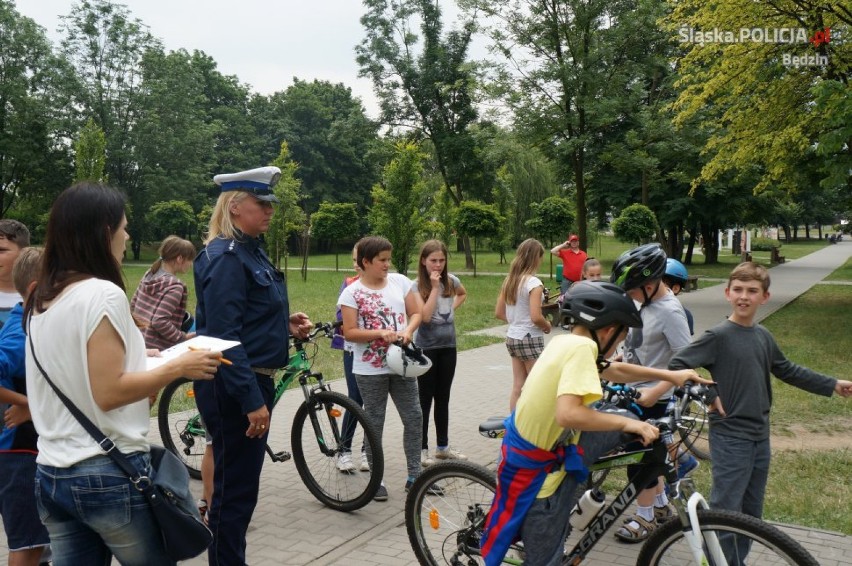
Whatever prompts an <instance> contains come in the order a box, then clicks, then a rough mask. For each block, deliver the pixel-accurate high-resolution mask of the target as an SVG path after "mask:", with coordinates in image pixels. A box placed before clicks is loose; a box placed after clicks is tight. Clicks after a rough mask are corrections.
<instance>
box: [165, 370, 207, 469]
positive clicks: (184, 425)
mask: <svg viewBox="0 0 852 566" xmlns="http://www.w3.org/2000/svg"><path fill="white" fill-rule="evenodd" d="M157 425H158V428H159V430H160V440H162V442H163V446H164V447H165V448H166V450H168V451H169V452H171V453H172V454H174V455H175V456H177V457H178V458H180V461H181V462H183V465H184V466H186V469H187V471H188V472H189V475H190V476H191V477H193V478H195V479H201V460H202V458H203V457H204V450H205V449H206V447H207V441H206V435H205V432H204V427H203V424H202V423H201V420H200V416H199V414H198V408H197V407H196V405H195V394H194V393H193V391H192V381H190V380H189V379H187V378H185V377H179V378H177V379H176V380H174V381H172V382H171V383H169V384H168V385H166V386H165V387H164V388H163V391H162V393H160V400H159V401H158V402H157Z"/></svg>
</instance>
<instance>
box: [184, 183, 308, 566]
mask: <svg viewBox="0 0 852 566" xmlns="http://www.w3.org/2000/svg"><path fill="white" fill-rule="evenodd" d="M280 176H281V171H280V170H279V169H278V168H277V167H261V168H258V169H252V170H249V171H243V172H240V173H234V174H229V175H216V176H215V177H214V178H213V181H214V182H215V183H216V184H217V185H219V186H220V187H221V190H222V192H221V194H220V195H219V198H218V200H217V201H216V206H215V208H214V210H213V215H212V217H211V219H210V225H209V232H208V234H207V239H206V240H205V242H204V243H205V248H204V249H203V250H201V252H200V253H199V254H198V257H197V258H196V260H195V292H196V298H197V305H198V306H197V310H196V320H197V330H198V334H200V335H206V336H214V337H216V338H222V339H225V340H237V341H239V342H240V345H239V346H236V347H234V348H231V349H229V350H227V358H228V360H230V361H231V362H232V363H233V365H226V364H222V365H221V366H219V371H218V373H217V374H216V377H215V379H213V380H212V381H206V382H204V383H203V384H201V383H198V384H197V385H196V386H195V398H196V402H197V404H198V408H199V410H200V411H201V416H202V418H203V419H204V422H205V424H206V426H207V431H208V433H209V434H210V435H211V436H212V438H213V457H214V462H215V465H214V469H215V472H214V479H213V501H212V502H210V508H209V511H208V515H207V518H208V521H209V525H210V529H211V530H212V531H213V535H214V541H213V545H212V546H211V547H210V550H209V555H208V559H209V563H210V564H211V565H214V564H215V565H228V566H233V565H239V564H245V552H246V531H247V530H248V526H249V523H250V521H251V517H252V513H253V512H254V508H255V505H256V504H257V498H258V490H259V487H260V472H261V468H262V467H263V460H264V457H265V447H266V438H267V436H266V435H267V433H268V432H269V422H270V412H269V411H270V408H271V406H272V396H273V383H272V372H273V370H274V369H275V368H280V367H283V366H285V365H286V364H287V350H288V339H289V334H290V333H292V334H294V335H297V336H300V337H304V336H305V335H306V334H307V332H309V331H310V328H311V322H310V320H309V319H308V317H307V315H305V314H303V313H296V314H292V315H291V314H290V305H289V302H288V300H287V286H286V285H285V283H284V278H283V276H282V274H281V273H280V272H279V271H278V270H277V269H275V267H274V266H273V265H272V262H271V261H270V260H269V257H268V256H267V255H266V253H265V252H264V251H263V249H262V247H261V244H262V240H261V234H263V233H264V232H266V231H267V230H268V228H269V221H270V220H271V218H272V214H273V210H272V204H273V203H278V199H277V198H276V197H275V195H274V194H273V193H272V186H273V185H275V183H276V182H277V181H278V178H279V177H280Z"/></svg>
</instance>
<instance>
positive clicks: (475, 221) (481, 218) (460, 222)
mask: <svg viewBox="0 0 852 566" xmlns="http://www.w3.org/2000/svg"><path fill="white" fill-rule="evenodd" d="M504 220H505V219H504V218H503V217H502V216H500V214H499V213H498V212H497V208H496V207H495V206H494V205H490V204H485V203H482V202H477V201H466V202H463V203H462V204H461V206H459V209H458V213H457V214H456V228H457V229H458V231H459V233H460V234H464V235H465V236H473V253H474V261H473V276H474V277H476V248H477V246H476V241H477V239H479V238H487V237H489V236H494V235H496V234H497V233H498V232H499V231H500V224H501V223H502V222H503V221H504Z"/></svg>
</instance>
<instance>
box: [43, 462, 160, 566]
mask: <svg viewBox="0 0 852 566" xmlns="http://www.w3.org/2000/svg"><path fill="white" fill-rule="evenodd" d="M127 458H128V459H129V460H130V462H131V463H132V464H133V465H134V466H136V467H137V468H138V469H139V470H145V471H147V470H149V468H150V458H149V456H148V454H147V453H141V452H136V453H133V454H128V455H127ZM35 496H36V505H37V506H38V510H39V516H40V518H41V521H42V523H44V526H45V527H47V532H48V533H49V534H50V546H51V549H52V551H53V564H54V565H55V566H65V565H68V566H77V565H79V564H92V565H97V564H104V565H108V564H110V563H111V561H112V557H113V556H115V558H116V560H118V561H119V562H120V563H121V564H124V565H134V564H140V565H144V564H175V561H174V560H172V559H171V558H169V557H168V555H166V552H165V549H164V548H163V540H162V538H161V535H160V528H159V526H158V525H157V523H156V520H155V519H154V515H153V514H152V513H151V508H150V506H149V504H148V501H147V500H146V499H145V496H144V495H142V493H141V492H139V491H138V490H137V489H136V488H134V487H133V485H132V484H131V483H130V480H129V479H128V478H127V476H126V475H125V474H124V472H122V471H121V470H120V469H119V468H118V466H116V465H115V464H114V463H113V461H112V460H111V459H110V458H109V457H108V456H94V457H92V458H88V459H86V460H83V461H82V462H78V463H77V464H74V465H73V466H71V467H69V468H55V467H53V466H43V465H39V466H38V469H37V471H36V478H35Z"/></svg>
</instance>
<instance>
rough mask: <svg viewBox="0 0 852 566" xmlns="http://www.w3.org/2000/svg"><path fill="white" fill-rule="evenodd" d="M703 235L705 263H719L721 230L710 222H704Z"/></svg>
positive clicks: (702, 226)
mask: <svg viewBox="0 0 852 566" xmlns="http://www.w3.org/2000/svg"><path fill="white" fill-rule="evenodd" d="M701 237H702V238H703V239H704V263H705V264H707V265H710V264H714V263H719V230H718V229H717V228H713V227H712V226H710V225H709V224H702V225H701Z"/></svg>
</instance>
